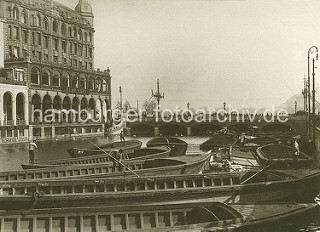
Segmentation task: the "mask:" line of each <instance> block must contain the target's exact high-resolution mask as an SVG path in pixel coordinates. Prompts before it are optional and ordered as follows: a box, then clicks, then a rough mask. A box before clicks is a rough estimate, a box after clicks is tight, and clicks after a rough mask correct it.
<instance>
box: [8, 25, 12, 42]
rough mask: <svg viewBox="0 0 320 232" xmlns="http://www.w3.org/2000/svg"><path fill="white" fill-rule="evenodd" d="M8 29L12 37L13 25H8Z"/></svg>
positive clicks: (10, 37)
mask: <svg viewBox="0 0 320 232" xmlns="http://www.w3.org/2000/svg"><path fill="white" fill-rule="evenodd" d="M8 31H9V39H12V27H11V25H9V26H8Z"/></svg>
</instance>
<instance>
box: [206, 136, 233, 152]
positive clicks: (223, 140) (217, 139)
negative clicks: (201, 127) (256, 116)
mask: <svg viewBox="0 0 320 232" xmlns="http://www.w3.org/2000/svg"><path fill="white" fill-rule="evenodd" d="M237 141H238V140H237V139H236V138H235V137H231V136H229V135H225V134H222V135H220V134H219V135H215V136H213V137H212V138H210V139H208V140H207V141H205V142H204V143H202V144H200V149H201V150H203V151H209V150H214V149H216V148H223V147H232V146H234V145H235V144H236V143H237Z"/></svg>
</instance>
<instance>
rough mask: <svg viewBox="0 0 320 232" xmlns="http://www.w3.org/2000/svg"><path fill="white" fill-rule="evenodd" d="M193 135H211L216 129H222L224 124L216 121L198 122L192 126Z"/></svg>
mask: <svg viewBox="0 0 320 232" xmlns="http://www.w3.org/2000/svg"><path fill="white" fill-rule="evenodd" d="M190 127H191V134H192V135H193V136H209V135H212V134H213V133H214V132H215V131H218V130H221V129H222V126H221V125H218V124H215V123H209V122H208V123H197V124H193V125H191V126H190Z"/></svg>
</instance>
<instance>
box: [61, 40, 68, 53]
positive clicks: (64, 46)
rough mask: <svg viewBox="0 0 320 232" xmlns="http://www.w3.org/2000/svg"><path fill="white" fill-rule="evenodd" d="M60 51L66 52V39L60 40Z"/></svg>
mask: <svg viewBox="0 0 320 232" xmlns="http://www.w3.org/2000/svg"><path fill="white" fill-rule="evenodd" d="M61 45H62V51H63V52H67V42H66V41H62V44H61Z"/></svg>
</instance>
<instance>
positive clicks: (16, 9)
mask: <svg viewBox="0 0 320 232" xmlns="http://www.w3.org/2000/svg"><path fill="white" fill-rule="evenodd" d="M12 13H13V18H14V19H19V11H18V8H17V7H14V8H13V12H12Z"/></svg>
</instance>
